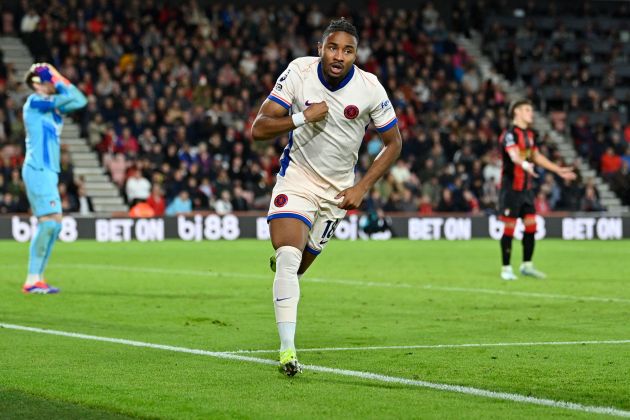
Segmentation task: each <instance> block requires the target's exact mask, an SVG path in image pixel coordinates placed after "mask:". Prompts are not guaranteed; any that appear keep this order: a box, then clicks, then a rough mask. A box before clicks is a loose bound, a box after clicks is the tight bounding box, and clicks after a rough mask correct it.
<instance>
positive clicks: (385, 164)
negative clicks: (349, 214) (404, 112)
mask: <svg viewBox="0 0 630 420" xmlns="http://www.w3.org/2000/svg"><path fill="white" fill-rule="evenodd" d="M381 139H382V140H383V144H384V147H383V149H382V150H381V152H380V153H379V154H378V156H377V157H376V159H375V160H374V162H372V165H370V168H369V169H368V171H367V172H366V174H365V176H363V178H361V180H360V181H359V182H357V184H356V185H354V186H352V187H350V188H347V189H345V190H343V191H341V192H340V193H339V194H337V197H335V198H336V199H340V198H342V197H343V201H342V202H341V203H340V204H339V205H338V207H339V208H341V209H344V210H353V209H356V208H358V207H359V206H360V205H361V202H362V201H363V197H365V195H366V194H367V193H368V191H370V189H371V188H372V187H373V186H374V184H375V183H376V181H378V180H379V179H380V178H381V177H382V176H383V175H385V172H387V170H388V169H389V168H390V167H391V166H392V165H393V164H394V162H395V161H396V159H398V156H400V150H401V149H402V138H401V136H400V131H399V130H398V124H396V125H394V126H393V127H391V128H390V129H389V130H387V131H384V132H382V133H381Z"/></svg>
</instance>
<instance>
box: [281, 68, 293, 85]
mask: <svg viewBox="0 0 630 420" xmlns="http://www.w3.org/2000/svg"><path fill="white" fill-rule="evenodd" d="M289 73H291V69H289V70H287V72H286V73H284V74H283V75H282V76H280V78H279V79H278V81H279V82H284V81H285V80H287V77H289Z"/></svg>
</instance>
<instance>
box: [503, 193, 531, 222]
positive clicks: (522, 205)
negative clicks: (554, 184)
mask: <svg viewBox="0 0 630 420" xmlns="http://www.w3.org/2000/svg"><path fill="white" fill-rule="evenodd" d="M527 214H536V207H534V192H533V191H531V190H530V191H514V190H507V189H502V190H501V193H500V195H499V216H500V217H510V218H514V219H516V218H519V217H520V218H523V217H525V215H527Z"/></svg>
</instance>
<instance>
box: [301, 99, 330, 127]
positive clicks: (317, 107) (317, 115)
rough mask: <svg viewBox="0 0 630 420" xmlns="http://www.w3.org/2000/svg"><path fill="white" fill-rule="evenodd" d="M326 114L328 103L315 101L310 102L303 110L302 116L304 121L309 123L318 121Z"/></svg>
mask: <svg viewBox="0 0 630 420" xmlns="http://www.w3.org/2000/svg"><path fill="white" fill-rule="evenodd" d="M327 114H328V105H326V102H323V101H322V102H317V103H314V104H311V105H310V106H309V107H308V108H306V109H305V110H304V117H306V121H308V122H310V123H314V122H319V121H321V120H323V119H324V118H326V115H327Z"/></svg>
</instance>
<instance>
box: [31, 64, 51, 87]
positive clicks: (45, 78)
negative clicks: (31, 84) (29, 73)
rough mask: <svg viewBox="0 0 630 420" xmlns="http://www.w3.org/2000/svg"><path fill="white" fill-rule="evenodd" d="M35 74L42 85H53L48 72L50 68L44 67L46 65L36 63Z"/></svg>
mask: <svg viewBox="0 0 630 420" xmlns="http://www.w3.org/2000/svg"><path fill="white" fill-rule="evenodd" d="M35 73H37V75H38V76H39V80H41V81H42V83H53V74H52V72H51V71H50V68H48V66H46V63H37V66H36V67H35Z"/></svg>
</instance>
